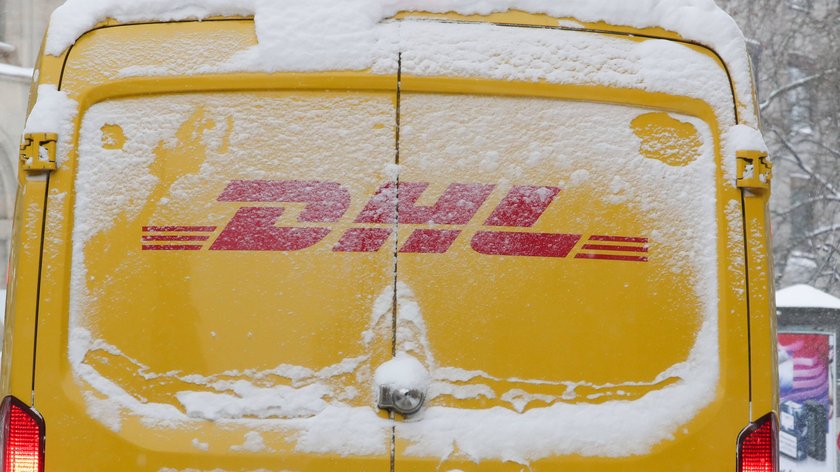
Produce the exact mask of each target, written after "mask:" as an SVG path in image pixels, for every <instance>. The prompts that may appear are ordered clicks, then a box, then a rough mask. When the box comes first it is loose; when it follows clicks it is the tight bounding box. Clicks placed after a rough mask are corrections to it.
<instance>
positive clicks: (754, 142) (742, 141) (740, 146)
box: [727, 125, 769, 154]
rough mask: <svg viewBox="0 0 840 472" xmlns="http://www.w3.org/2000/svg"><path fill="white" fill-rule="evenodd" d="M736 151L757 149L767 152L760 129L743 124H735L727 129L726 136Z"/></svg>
mask: <svg viewBox="0 0 840 472" xmlns="http://www.w3.org/2000/svg"><path fill="white" fill-rule="evenodd" d="M727 139H728V140H729V141H731V145H732V146H734V147H735V149H736V150H737V151H758V152H763V153H765V154H766V153H767V152H769V151H768V150H767V143H765V142H764V137H763V136H762V135H761V131H758V130H757V129H755V128H751V127H749V126H745V125H735V126H733V127H732V128H730V130H729V136H728V138H727Z"/></svg>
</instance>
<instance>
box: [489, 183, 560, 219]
mask: <svg viewBox="0 0 840 472" xmlns="http://www.w3.org/2000/svg"><path fill="white" fill-rule="evenodd" d="M559 192H560V189H559V188H557V187H534V186H530V185H520V186H517V187H513V189H511V191H510V192H509V193H508V194H507V196H506V197H505V199H504V200H502V203H500V204H499V206H498V207H497V208H496V209H495V210H494V211H493V214H491V215H490V217H489V218H487V221H485V222H484V225H485V226H520V227H525V228H529V227H531V226H534V223H536V222H537V220H538V219H540V216H542V214H543V213H545V210H546V209H548V206H549V205H551V202H553V201H554V197H556V196H557V194H558V193H559Z"/></svg>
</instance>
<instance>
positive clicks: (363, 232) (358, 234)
mask: <svg viewBox="0 0 840 472" xmlns="http://www.w3.org/2000/svg"><path fill="white" fill-rule="evenodd" d="M389 236H391V230H390V229H387V228H352V229H348V230H347V231H346V232H345V233H344V234H343V235H342V236H341V239H340V240H339V241H338V243H337V244H336V245H335V247H333V251H334V252H376V251H378V250H379V249H380V248H382V245H383V244H385V241H387V240H388V237H389Z"/></svg>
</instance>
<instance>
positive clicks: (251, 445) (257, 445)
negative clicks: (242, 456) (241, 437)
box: [230, 431, 267, 452]
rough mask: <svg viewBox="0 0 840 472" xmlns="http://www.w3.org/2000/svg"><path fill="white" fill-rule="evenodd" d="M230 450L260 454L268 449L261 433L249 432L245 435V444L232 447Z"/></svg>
mask: <svg viewBox="0 0 840 472" xmlns="http://www.w3.org/2000/svg"><path fill="white" fill-rule="evenodd" d="M230 449H231V450H232V451H245V452H260V451H264V450H266V449H267V448H266V447H265V442H264V441H263V438H262V436H261V435H260V433H258V432H256V431H248V432H247V433H245V442H244V443H243V444H241V445H239V446H231V447H230Z"/></svg>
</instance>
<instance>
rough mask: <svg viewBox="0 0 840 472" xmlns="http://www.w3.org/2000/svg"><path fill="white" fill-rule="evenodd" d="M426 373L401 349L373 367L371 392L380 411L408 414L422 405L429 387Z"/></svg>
mask: <svg viewBox="0 0 840 472" xmlns="http://www.w3.org/2000/svg"><path fill="white" fill-rule="evenodd" d="M430 380H431V379H430V377H429V372H428V370H426V367H425V366H424V365H423V364H422V363H421V362H420V361H418V360H417V359H416V358H414V357H413V356H411V355H409V354H406V353H403V352H400V353H397V354H396V355H395V356H394V358H393V359H391V360H389V361H388V362H385V363H384V364H382V365H381V366H379V368H377V369H376V373H375V374H374V381H375V382H376V385H375V390H374V394H375V395H376V396H377V399H376V404H377V406H378V407H379V408H381V409H383V410H388V411H393V412H395V413H399V414H401V415H403V416H411V415H414V414H416V413H417V412H419V411H420V410H421V409H422V408H423V403H424V402H425V401H426V392H427V391H428V390H429V383H430Z"/></svg>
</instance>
